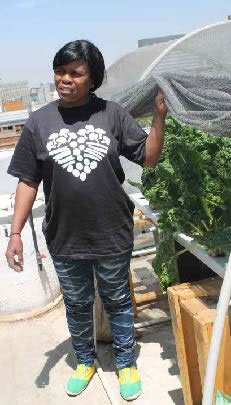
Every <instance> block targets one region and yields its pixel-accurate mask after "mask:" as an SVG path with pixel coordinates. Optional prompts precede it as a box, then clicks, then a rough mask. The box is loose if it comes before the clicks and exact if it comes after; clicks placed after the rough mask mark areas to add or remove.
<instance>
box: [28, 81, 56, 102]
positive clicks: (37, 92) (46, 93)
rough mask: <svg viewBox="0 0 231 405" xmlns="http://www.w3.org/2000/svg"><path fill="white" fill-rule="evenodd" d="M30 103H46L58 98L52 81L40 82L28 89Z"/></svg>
mask: <svg viewBox="0 0 231 405" xmlns="http://www.w3.org/2000/svg"><path fill="white" fill-rule="evenodd" d="M30 98H31V101H32V104H47V103H50V102H51V101H53V100H56V99H57V98H58V94H57V91H56V89H55V84H54V83H41V84H40V87H32V88H31V90H30Z"/></svg>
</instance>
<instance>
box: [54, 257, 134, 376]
mask: <svg viewBox="0 0 231 405" xmlns="http://www.w3.org/2000/svg"><path fill="white" fill-rule="evenodd" d="M130 259H131V253H126V254H124V255H121V256H118V257H116V258H103V259H94V260H75V261H71V260H68V261H62V260H59V259H58V258H57V257H53V262H54V266H55V269H56V272H57V275H58V278H59V282H60V286H61V289H62V292H63V298H64V303H65V306H66V317H67V324H68V328H69V331H70V334H71V338H72V344H73V348H74V352H75V354H76V357H77V359H78V362H79V363H84V364H87V365H91V364H92V363H93V362H94V358H95V349H94V337H93V303H94V271H95V276H96V279H97V285H98V290H99V295H100V297H101V299H102V301H103V303H104V308H105V310H106V312H107V314H108V317H109V321H110V325H111V330H112V335H113V342H114V343H113V347H114V351H115V358H116V366H117V368H123V367H127V366H129V365H133V364H134V363H135V355H134V351H135V334H134V314H133V308H132V301H131V295H130V286H129V267H130Z"/></svg>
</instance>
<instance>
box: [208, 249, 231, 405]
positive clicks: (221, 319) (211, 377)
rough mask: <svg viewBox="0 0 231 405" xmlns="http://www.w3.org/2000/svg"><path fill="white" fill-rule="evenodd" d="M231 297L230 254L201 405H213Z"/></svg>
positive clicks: (209, 354)
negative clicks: (218, 364)
mask: <svg viewBox="0 0 231 405" xmlns="http://www.w3.org/2000/svg"><path fill="white" fill-rule="evenodd" d="M230 297H231V254H230V256H229V261H228V264H227V267H226V271H225V275H224V280H223V283H222V287H221V291H220V297H219V301H218V304H217V312H216V317H215V321H214V325H213V330H212V337H211V342H210V347H209V353H208V360H207V366H206V373H205V380H204V388H203V400H202V405H212V404H213V394H214V386H215V379H216V371H217V363H218V359H219V354H220V347H221V340H222V336H223V330H224V324H225V317H226V314H227V311H228V307H229V302H230Z"/></svg>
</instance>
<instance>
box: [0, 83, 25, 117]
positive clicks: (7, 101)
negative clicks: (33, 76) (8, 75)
mask: <svg viewBox="0 0 231 405" xmlns="http://www.w3.org/2000/svg"><path fill="white" fill-rule="evenodd" d="M0 100H1V111H3V112H4V111H16V110H22V109H26V108H28V106H29V105H30V91H29V85H28V81H27V80H23V81H17V82H9V83H4V82H0Z"/></svg>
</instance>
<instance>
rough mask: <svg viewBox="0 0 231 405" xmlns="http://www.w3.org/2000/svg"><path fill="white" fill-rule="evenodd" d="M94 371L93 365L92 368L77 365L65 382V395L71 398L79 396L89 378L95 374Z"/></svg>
mask: <svg viewBox="0 0 231 405" xmlns="http://www.w3.org/2000/svg"><path fill="white" fill-rule="evenodd" d="M95 370H96V367H95V364H92V366H86V365H85V364H78V366H77V368H76V371H75V372H74V373H73V374H72V376H71V377H70V378H69V380H68V381H67V384H66V393H67V394H68V395H71V396H75V395H79V394H80V393H81V392H82V391H83V390H85V388H86V387H87V386H88V384H89V382H90V380H91V378H92V377H93V375H94V374H95Z"/></svg>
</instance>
